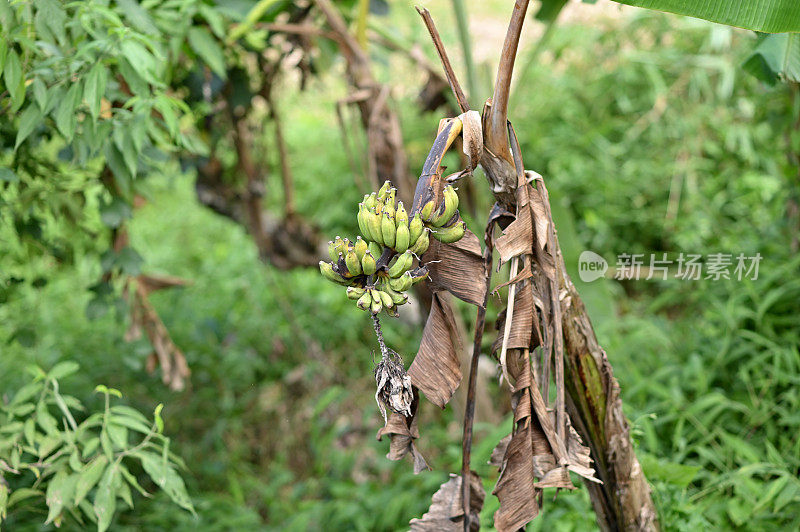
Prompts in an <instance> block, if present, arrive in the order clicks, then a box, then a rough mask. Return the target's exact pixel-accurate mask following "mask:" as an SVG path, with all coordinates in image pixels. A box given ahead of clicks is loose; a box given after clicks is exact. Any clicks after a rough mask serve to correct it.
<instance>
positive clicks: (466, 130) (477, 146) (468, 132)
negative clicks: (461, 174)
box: [458, 111, 483, 174]
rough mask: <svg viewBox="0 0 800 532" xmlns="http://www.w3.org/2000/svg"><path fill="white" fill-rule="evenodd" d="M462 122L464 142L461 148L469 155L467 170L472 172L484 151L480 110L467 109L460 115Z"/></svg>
mask: <svg viewBox="0 0 800 532" xmlns="http://www.w3.org/2000/svg"><path fill="white" fill-rule="evenodd" d="M458 118H459V119H460V120H461V124H462V132H461V135H462V138H463V143H462V145H461V150H462V151H463V152H464V155H466V157H467V167H466V168H465V170H464V171H465V172H467V173H469V174H471V173H472V171H473V170H475V168H476V167H477V166H478V163H479V162H480V160H481V155H482V153H483V126H482V125H481V115H480V113H479V112H478V111H467V112H466V113H463V114H461V115H459V117H458Z"/></svg>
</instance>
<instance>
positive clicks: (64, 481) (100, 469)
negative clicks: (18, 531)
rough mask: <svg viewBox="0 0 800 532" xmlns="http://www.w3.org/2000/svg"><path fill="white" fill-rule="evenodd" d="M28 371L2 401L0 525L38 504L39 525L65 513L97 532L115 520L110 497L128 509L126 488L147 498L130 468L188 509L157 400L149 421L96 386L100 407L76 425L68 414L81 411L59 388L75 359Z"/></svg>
mask: <svg viewBox="0 0 800 532" xmlns="http://www.w3.org/2000/svg"><path fill="white" fill-rule="evenodd" d="M30 369H31V373H32V374H33V376H34V378H33V381H32V382H30V383H29V384H27V385H25V386H23V387H22V388H20V389H19V390H18V391H17V392H16V394H14V396H13V398H12V399H11V400H10V401H9V402H8V404H5V405H3V406H2V407H1V409H2V412H3V413H4V414H5V418H4V419H3V421H2V423H0V435H1V436H2V439H0V523H2V522H3V521H8V522H10V524H12V525H13V524H15V522H18V520H17V519H15V515H14V512H32V511H35V509H36V506H38V505H40V504H41V503H42V502H43V503H45V504H46V505H47V509H48V510H47V518H46V520H45V524H48V523H54V524H55V525H56V526H61V524H62V521H64V519H66V518H68V516H71V517H72V518H74V519H75V520H76V521H77V522H78V523H80V524H82V525H83V524H84V523H85V521H84V520H88V521H91V522H93V523H96V524H97V530H99V531H100V532H102V531H104V530H106V529H108V527H109V525H110V524H111V522H112V520H113V519H114V514H115V513H116V510H117V499H120V500H122V501H123V502H124V503H125V504H126V505H127V506H128V507H129V508H133V497H132V492H131V489H132V488H133V490H135V491H138V492H139V493H140V494H141V495H144V496H145V497H149V494H148V492H147V491H145V489H144V488H143V487H142V486H141V484H139V481H138V480H137V477H136V475H134V473H132V472H131V470H130V468H134V471H135V472H138V470H139V469H143V470H144V472H146V473H147V475H148V476H149V477H150V479H151V480H152V482H153V483H155V484H156V485H157V486H158V487H160V488H161V489H163V490H164V491H165V492H166V493H167V494H168V495H169V497H170V498H171V499H172V501H173V502H174V503H175V504H177V505H178V506H180V507H182V508H184V509H186V510H189V511H190V512H192V513H194V509H193V507H192V503H191V501H190V500H189V497H188V495H187V493H186V488H185V486H184V483H183V480H182V479H181V477H180V476H179V475H178V473H177V470H176V468H177V467H183V463H182V462H181V461H180V459H179V458H177V457H176V456H175V455H174V454H173V453H171V452H170V450H169V444H170V440H169V438H167V437H166V436H164V435H163V430H164V421H163V420H162V418H161V408H162V405H158V407H156V409H155V412H154V414H153V421H152V422H151V421H149V420H148V419H147V418H146V417H145V416H144V415H142V414H141V413H140V412H139V411H138V410H136V409H133V408H131V407H128V406H125V405H119V404H113V405H112V403H111V396H112V395H113V396H115V397H118V398H121V397H122V394H121V393H120V392H119V391H118V390H115V389H113V388H108V387H106V386H102V385H101V386H98V387H97V388H96V389H95V391H96V392H98V393H101V394H103V396H104V409H103V410H102V411H101V412H94V413H90V414H88V415H86V416H85V419H83V420H82V421H80V423H79V422H78V421H77V420H76V418H75V416H76V415H77V412H81V413H83V412H84V411H85V409H84V407H83V405H82V404H81V402H80V401H79V400H78V399H77V398H75V397H73V396H71V395H65V394H63V393H61V391H60V386H59V381H60V379H63V378H65V377H67V376H69V375H71V374H73V373H75V372H77V371H78V365H77V364H76V363H75V362H61V363H59V364H57V365H56V366H55V367H53V369H51V370H50V371H49V372H47V373H45V372H44V371H42V370H41V369H40V368H38V367H32V368H30ZM53 412H56V415H53ZM42 498H43V499H44V500H42ZM9 512H11V514H10V516H9Z"/></svg>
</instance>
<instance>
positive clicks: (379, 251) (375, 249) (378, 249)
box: [369, 242, 383, 260]
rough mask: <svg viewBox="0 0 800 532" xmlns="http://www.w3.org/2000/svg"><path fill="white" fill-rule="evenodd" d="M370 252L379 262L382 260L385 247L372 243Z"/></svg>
mask: <svg viewBox="0 0 800 532" xmlns="http://www.w3.org/2000/svg"><path fill="white" fill-rule="evenodd" d="M369 251H370V252H371V253H372V256H373V257H374V258H375V260H378V259H379V258H381V255H383V246H381V245H380V244H378V243H377V242H370V243H369Z"/></svg>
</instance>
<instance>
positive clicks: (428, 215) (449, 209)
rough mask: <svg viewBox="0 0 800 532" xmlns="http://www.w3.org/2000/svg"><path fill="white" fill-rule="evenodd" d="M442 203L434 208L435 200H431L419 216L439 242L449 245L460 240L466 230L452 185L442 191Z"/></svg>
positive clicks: (423, 207)
mask: <svg viewBox="0 0 800 532" xmlns="http://www.w3.org/2000/svg"><path fill="white" fill-rule="evenodd" d="M442 195H443V201H442V203H441V205H439V206H438V208H437V206H436V200H435V199H431V200H429V201H428V202H427V203H425V205H423V206H422V208H421V209H420V212H419V214H420V215H421V217H422V221H423V223H424V224H425V226H426V227H428V228H429V229H430V231H431V233H432V234H433V238H435V239H436V240H438V241H439V242H444V243H446V244H451V243H453V242H457V241H459V240H461V237H463V236H464V233H465V232H466V230H467V224H466V223H464V220H462V219H461V214H460V213H459V212H458V194H457V193H456V189H455V188H453V185H447V186H445V187H444V191H443V194H442Z"/></svg>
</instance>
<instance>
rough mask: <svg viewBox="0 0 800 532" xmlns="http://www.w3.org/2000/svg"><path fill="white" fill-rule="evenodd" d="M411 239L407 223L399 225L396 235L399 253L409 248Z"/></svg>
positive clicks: (395, 240) (395, 247)
mask: <svg viewBox="0 0 800 532" xmlns="http://www.w3.org/2000/svg"><path fill="white" fill-rule="evenodd" d="M410 240H411V235H410V233H409V230H408V226H407V225H398V226H397V231H396V232H395V235H394V249H395V251H397V252H398V253H403V252H404V251H405V250H407V249H408V243H409V241H410Z"/></svg>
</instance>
